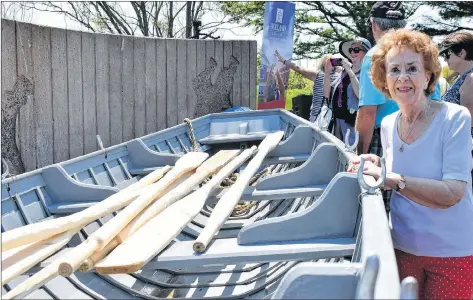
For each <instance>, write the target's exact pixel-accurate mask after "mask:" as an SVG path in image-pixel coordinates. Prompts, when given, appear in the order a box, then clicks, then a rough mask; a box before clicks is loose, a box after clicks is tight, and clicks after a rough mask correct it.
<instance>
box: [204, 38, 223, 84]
mask: <svg viewBox="0 0 473 300" xmlns="http://www.w3.org/2000/svg"><path fill="white" fill-rule="evenodd" d="M210 58H213V59H214V60H215V61H216V59H215V42H214V41H207V40H206V41H205V67H206V68H208V67H209V66H210ZM217 63H218V62H217ZM219 67H220V66H219V65H217V67H215V71H214V72H213V74H212V75H210V79H211V82H212V84H215V81H216V80H217V76H218V74H219V73H220V70H219Z"/></svg>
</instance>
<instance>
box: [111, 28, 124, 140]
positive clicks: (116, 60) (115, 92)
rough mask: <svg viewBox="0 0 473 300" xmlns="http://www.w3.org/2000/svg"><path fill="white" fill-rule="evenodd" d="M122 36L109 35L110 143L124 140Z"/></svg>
mask: <svg viewBox="0 0 473 300" xmlns="http://www.w3.org/2000/svg"><path fill="white" fill-rule="evenodd" d="M121 47H122V38H121V37H120V36H118V35H109V36H108V49H109V52H110V56H109V68H110V69H109V72H110V144H111V145H116V144H119V143H121V142H123V138H122V136H123V132H122V122H123V120H122V98H123V97H122V51H121Z"/></svg>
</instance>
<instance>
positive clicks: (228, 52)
mask: <svg viewBox="0 0 473 300" xmlns="http://www.w3.org/2000/svg"><path fill="white" fill-rule="evenodd" d="M232 55H233V44H232V41H224V42H223V65H224V67H225V68H228V66H230V62H231V58H232ZM229 93H230V103H231V104H232V105H233V106H235V103H234V100H233V99H234V97H233V85H232V88H231V89H230V92H229Z"/></svg>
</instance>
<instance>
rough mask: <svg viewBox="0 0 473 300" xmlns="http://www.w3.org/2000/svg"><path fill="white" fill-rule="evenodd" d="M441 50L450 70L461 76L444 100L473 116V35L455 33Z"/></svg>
mask: <svg viewBox="0 0 473 300" xmlns="http://www.w3.org/2000/svg"><path fill="white" fill-rule="evenodd" d="M439 48H440V49H439V52H440V55H441V56H443V58H444V59H445V61H446V62H447V64H448V68H449V69H451V70H453V71H455V72H456V73H458V74H459V76H458V77H457V79H456V80H455V81H454V82H453V83H452V85H451V86H450V87H449V88H448V89H447V91H446V92H445V94H444V95H443V96H442V100H443V101H447V102H451V103H456V104H460V105H463V106H465V107H466V108H468V110H469V111H470V114H472V115H473V34H471V33H469V32H467V31H457V32H454V33H452V34H450V35H448V36H447V37H446V38H445V40H443V42H442V43H441V44H440V47H439ZM471 136H472V137H473V128H472V130H471Z"/></svg>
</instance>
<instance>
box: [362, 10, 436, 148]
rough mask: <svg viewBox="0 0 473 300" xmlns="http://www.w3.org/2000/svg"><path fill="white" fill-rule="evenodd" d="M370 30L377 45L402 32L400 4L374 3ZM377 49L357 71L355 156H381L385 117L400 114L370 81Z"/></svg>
mask: <svg viewBox="0 0 473 300" xmlns="http://www.w3.org/2000/svg"><path fill="white" fill-rule="evenodd" d="M369 22H370V26H371V29H372V31H373V36H374V39H375V40H376V41H379V40H380V39H381V37H382V36H383V35H384V33H385V32H387V31H388V30H390V29H398V28H403V27H405V26H406V25H407V22H406V20H405V11H404V8H403V6H402V3H401V2H395V1H386V2H385V1H383V2H376V3H375V4H374V5H373V7H372V8H371V12H370V19H369ZM376 48H377V46H375V47H373V48H371V50H370V51H368V52H367V53H366V55H365V57H364V59H363V63H362V64H361V68H360V101H359V110H358V115H357V118H356V124H355V130H356V131H358V132H359V135H360V139H359V143H358V154H365V153H373V154H376V155H378V156H380V157H381V156H382V155H383V153H382V152H383V149H382V147H381V133H380V126H381V121H382V120H383V118H384V117H385V116H387V115H390V114H392V113H393V112H395V111H397V110H399V107H398V106H397V104H396V102H394V101H393V100H392V99H389V98H387V97H386V96H384V95H383V94H382V93H381V92H380V91H379V90H378V89H376V87H375V86H374V85H373V82H372V81H371V78H370V75H369V72H370V67H371V56H372V55H373V53H374V51H376ZM430 98H431V99H433V100H440V85H439V84H437V86H436V89H435V92H434V93H433V94H432V95H430Z"/></svg>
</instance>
